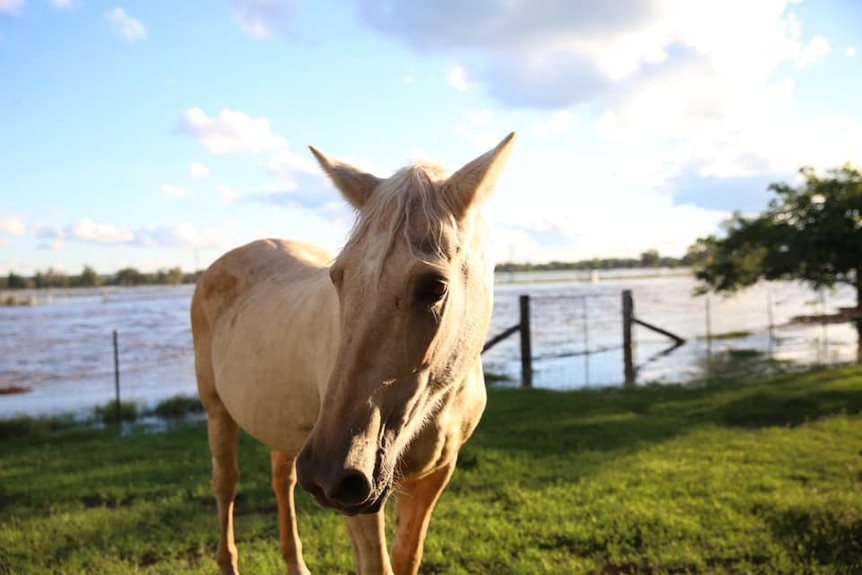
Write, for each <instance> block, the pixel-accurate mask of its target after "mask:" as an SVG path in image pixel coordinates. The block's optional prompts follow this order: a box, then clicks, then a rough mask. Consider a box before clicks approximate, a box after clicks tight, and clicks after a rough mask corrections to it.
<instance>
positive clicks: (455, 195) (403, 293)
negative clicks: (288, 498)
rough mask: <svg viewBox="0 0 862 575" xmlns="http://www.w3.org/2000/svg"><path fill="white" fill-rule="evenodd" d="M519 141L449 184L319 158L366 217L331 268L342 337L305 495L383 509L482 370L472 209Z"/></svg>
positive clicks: (480, 224) (481, 274)
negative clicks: (414, 447) (407, 462)
mask: <svg viewBox="0 0 862 575" xmlns="http://www.w3.org/2000/svg"><path fill="white" fill-rule="evenodd" d="M513 138H514V134H510V135H509V136H508V137H507V138H505V139H504V140H503V141H502V142H501V143H500V144H499V145H498V146H497V147H496V148H494V149H493V150H491V151H489V152H487V153H486V154H484V155H482V156H479V157H478V158H476V159H475V160H473V161H471V162H469V163H468V164H466V165H465V166H464V167H462V168H461V169H460V170H458V171H457V172H455V173H454V174H452V175H451V176H449V177H446V175H445V173H444V172H443V170H442V169H440V168H438V167H436V166H430V165H413V166H410V167H408V168H405V169H403V170H401V171H399V172H397V173H396V174H395V175H393V176H392V177H390V178H388V179H380V178H377V177H375V176H372V175H370V174H367V173H364V172H362V171H360V170H357V169H356V168H353V167H351V166H348V165H346V164H343V163H341V162H338V161H335V160H331V159H329V158H327V157H326V156H324V155H323V154H321V153H320V152H318V151H317V150H315V149H314V148H312V152H313V153H314V155H315V156H316V157H317V159H318V161H319V162H320V165H321V166H322V167H323V170H324V171H325V172H326V173H327V174H328V175H329V177H330V178H331V179H332V181H333V182H334V183H335V185H336V186H337V187H338V188H339V190H340V191H341V192H342V194H343V195H344V197H345V198H346V199H347V200H348V201H349V202H350V203H351V204H353V206H355V207H356V208H357V210H358V212H359V215H358V220H357V222H356V225H355V227H354V229H353V232H352V233H351V236H350V238H349V239H348V241H347V243H346V245H345V247H344V249H343V250H342V252H341V254H339V256H338V257H337V258H336V260H335V262H334V264H333V266H332V268H331V270H330V276H331V278H332V283H333V285H334V286H335V289H336V290H337V292H338V298H339V302H340V313H341V315H340V322H341V338H340V341H339V345H338V352H337V355H336V358H335V365H334V366H333V369H332V372H331V375H330V377H329V382H328V384H327V387H326V391H325V394H324V397H323V398H322V402H321V408H320V413H319V415H318V418H317V423H316V425H315V426H314V429H313V430H312V431H311V434H310V435H309V437H308V439H307V440H306V442H305V445H304V446H303V448H302V451H301V452H300V454H299V457H298V459H297V472H298V476H299V482H300V485H301V486H302V487H303V488H304V489H305V490H306V491H308V492H310V493H311V494H312V495H313V496H314V497H315V499H316V500H317V501H318V503H320V504H322V505H325V506H328V507H333V508H336V509H338V510H340V511H342V512H343V513H347V514H354V513H372V512H376V511H377V510H378V509H380V507H381V505H382V504H383V503H384V502H385V500H386V498H387V496H388V495H389V492H390V490H391V488H392V485H393V482H394V481H396V480H397V475H398V473H399V470H400V466H402V465H404V463H403V459H404V457H405V451H406V449H407V448H408V446H410V444H411V442H412V441H413V440H414V439H415V438H416V437H417V434H418V433H419V432H420V430H422V428H423V427H424V426H425V424H427V423H428V422H429V420H431V419H434V418H435V416H436V415H437V414H438V412H439V411H440V409H441V406H442V405H444V404H446V403H447V401H448V400H449V399H451V397H452V394H453V393H455V392H456V390H457V389H458V388H459V386H460V384H462V383H463V382H464V381H465V380H466V379H467V378H468V374H469V372H470V370H472V369H474V368H475V366H476V365H477V361H478V358H479V355H480V353H481V350H482V346H483V344H484V340H485V336H486V334H487V329H488V322H489V320H490V315H491V305H492V292H493V264H492V263H491V261H490V259H489V257H488V256H487V255H486V253H485V249H486V244H487V229H486V227H485V223H484V221H483V220H482V218H481V216H480V215H479V213H478V210H477V209H476V208H477V206H478V205H479V204H480V203H481V201H482V200H483V199H484V198H485V196H486V195H487V194H488V193H489V192H490V189H491V188H492V187H493V184H494V182H495V180H496V177H497V174H498V172H499V170H500V168H501V167H502V165H503V163H504V161H505V158H506V156H507V155H508V151H509V149H510V148H511V143H512V140H513ZM453 423H454V424H455V425H457V424H458V423H457V422H453Z"/></svg>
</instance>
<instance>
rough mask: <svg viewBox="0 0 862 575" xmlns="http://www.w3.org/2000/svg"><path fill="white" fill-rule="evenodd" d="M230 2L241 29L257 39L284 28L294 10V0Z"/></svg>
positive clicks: (237, 0)
mask: <svg viewBox="0 0 862 575" xmlns="http://www.w3.org/2000/svg"><path fill="white" fill-rule="evenodd" d="M228 4H229V6H230V11H231V13H232V14H233V17H234V20H236V22H237V24H239V27H240V29H242V31H243V32H244V33H245V34H246V36H249V37H251V38H255V39H257V40H261V39H264V38H269V37H270V36H272V34H273V32H274V31H277V30H279V29H282V28H284V27H285V26H286V24H287V22H288V20H289V18H290V16H292V15H293V10H294V3H293V1H292V0H228Z"/></svg>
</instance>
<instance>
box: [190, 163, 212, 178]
mask: <svg viewBox="0 0 862 575" xmlns="http://www.w3.org/2000/svg"><path fill="white" fill-rule="evenodd" d="M189 175H190V176H191V177H193V178H194V179H196V180H202V179H204V178H208V177H209V176H210V169H209V168H208V167H207V166H206V164H202V163H200V162H192V163H191V164H189Z"/></svg>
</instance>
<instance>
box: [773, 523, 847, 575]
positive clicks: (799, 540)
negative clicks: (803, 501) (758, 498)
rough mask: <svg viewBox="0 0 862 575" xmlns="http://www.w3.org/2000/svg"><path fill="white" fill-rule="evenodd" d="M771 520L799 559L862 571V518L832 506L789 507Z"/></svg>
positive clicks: (776, 535) (839, 568)
mask: <svg viewBox="0 0 862 575" xmlns="http://www.w3.org/2000/svg"><path fill="white" fill-rule="evenodd" d="M767 522H768V523H769V525H770V527H771V529H772V532H773V534H774V535H775V537H776V539H778V540H779V541H783V542H784V543H785V548H787V549H791V550H793V551H794V553H795V554H796V555H797V557H798V558H799V559H802V560H805V561H808V562H811V563H814V564H819V565H828V566H830V567H832V568H834V569H835V571H836V572H838V573H860V572H862V520H860V519H855V520H847V518H845V517H842V514H841V513H840V512H837V513H836V512H833V511H832V510H822V509H816V510H813V511H810V510H806V509H789V510H784V511H781V512H778V513H776V514H774V515H772V516H770V517H768V519H767Z"/></svg>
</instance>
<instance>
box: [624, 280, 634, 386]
mask: <svg viewBox="0 0 862 575" xmlns="http://www.w3.org/2000/svg"><path fill="white" fill-rule="evenodd" d="M634 316H635V304H634V300H633V299H632V291H631V290H624V291H623V365H624V367H623V370H624V372H625V383H626V385H634V383H635V362H634V354H633V350H632V346H633V343H632V324H633V323H634Z"/></svg>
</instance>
